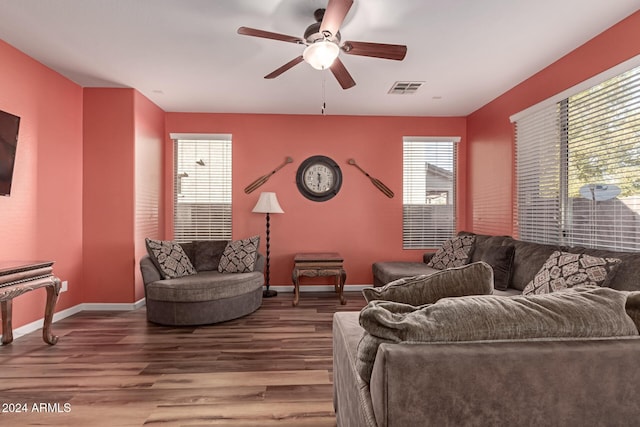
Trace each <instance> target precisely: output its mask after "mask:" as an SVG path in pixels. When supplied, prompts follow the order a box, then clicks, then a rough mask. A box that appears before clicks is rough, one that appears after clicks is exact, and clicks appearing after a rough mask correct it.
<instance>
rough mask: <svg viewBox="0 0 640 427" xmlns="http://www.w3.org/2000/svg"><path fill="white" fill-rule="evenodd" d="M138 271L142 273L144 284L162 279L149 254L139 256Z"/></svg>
mask: <svg viewBox="0 0 640 427" xmlns="http://www.w3.org/2000/svg"><path fill="white" fill-rule="evenodd" d="M140 272H141V273H142V282H143V283H144V284H145V285H148V284H149V283H153V282H156V281H158V280H162V275H161V274H160V272H159V271H158V269H157V268H156V266H155V264H153V261H151V258H150V257H149V255H144V256H143V257H142V258H140Z"/></svg>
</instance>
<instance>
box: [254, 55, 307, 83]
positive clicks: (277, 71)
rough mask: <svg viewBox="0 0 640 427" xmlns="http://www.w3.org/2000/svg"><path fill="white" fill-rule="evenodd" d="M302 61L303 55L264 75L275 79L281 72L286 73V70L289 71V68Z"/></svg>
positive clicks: (266, 77)
mask: <svg viewBox="0 0 640 427" xmlns="http://www.w3.org/2000/svg"><path fill="white" fill-rule="evenodd" d="M302 61H304V59H303V58H302V55H300V56H298V57H297V58H294V59H292V60H291V61H289V62H287V63H286V64H284V65H283V66H282V67H280V68H278V69H277V70H274V71H273V72H271V73H269V74H267V75H266V76H264V78H265V79H275V78H276V77H278V76H279V75H280V74H282V73H284V72H285V71H287V70H288V69H289V68H292V67H294V66H295V65H298V64H299V63H301V62H302Z"/></svg>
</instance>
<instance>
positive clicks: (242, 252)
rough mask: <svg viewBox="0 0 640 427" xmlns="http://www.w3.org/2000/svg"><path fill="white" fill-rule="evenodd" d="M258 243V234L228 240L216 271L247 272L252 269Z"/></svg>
mask: <svg viewBox="0 0 640 427" xmlns="http://www.w3.org/2000/svg"><path fill="white" fill-rule="evenodd" d="M259 245H260V236H253V237H249V238H248V239H244V240H234V241H233V242H229V243H228V244H227V246H226V247H225V248H224V252H223V253H222V257H221V258H220V264H218V271H219V272H220V273H248V272H250V271H253V267H254V265H255V262H256V257H257V256H258V246H259Z"/></svg>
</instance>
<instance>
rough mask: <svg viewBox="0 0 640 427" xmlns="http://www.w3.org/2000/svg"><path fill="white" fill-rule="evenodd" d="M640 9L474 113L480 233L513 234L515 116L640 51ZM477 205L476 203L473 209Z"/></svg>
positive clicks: (473, 220)
mask: <svg viewBox="0 0 640 427" xmlns="http://www.w3.org/2000/svg"><path fill="white" fill-rule="evenodd" d="M638 40H640V12H636V13H634V14H632V15H631V16H629V17H628V18H626V19H624V20H623V21H621V22H619V23H618V24H616V25H614V26H613V27H611V28H610V29H608V30H606V31H605V32H603V33H602V34H600V35H598V36H597V37H595V38H594V39H592V40H590V41H589V42H587V43H585V44H584V45H583V46H581V47H579V48H577V49H576V50H574V51H573V52H571V53H570V54H568V55H566V56H565V57H563V58H561V59H560V60H558V61H557V62H555V63H553V64H552V65H550V66H549V67H547V68H545V69H543V70H542V71H540V72H538V73H537V74H535V75H534V76H532V77H531V78H529V79H527V80H526V81H524V82H523V83H521V84H519V85H518V86H516V87H514V88H513V89H511V90H509V91H508V92H506V93H505V94H503V95H502V96H500V97H498V98H497V99H495V100H494V101H492V102H490V103H489V104H487V105H485V106H484V107H482V108H481V109H479V110H478V111H476V112H474V113H473V114H471V115H470V116H469V117H468V122H467V130H468V133H467V136H468V143H469V192H468V195H469V207H470V209H468V211H467V212H468V215H470V216H469V217H468V219H467V221H468V222H469V224H471V225H472V226H473V230H474V231H476V232H478V233H489V234H513V235H515V230H513V229H512V228H513V227H512V224H513V215H512V206H513V204H514V196H513V193H514V175H515V171H514V155H515V154H514V138H513V127H512V125H511V123H510V121H509V116H511V115H513V114H515V113H517V112H519V111H522V110H524V109H526V108H528V107H530V106H532V105H535V104H536V103H538V102H541V101H543V100H545V99H547V98H550V97H551V96H553V95H556V94H558V93H560V92H562V91H564V90H566V89H568V88H570V87H572V86H574V85H576V84H578V83H580V82H582V81H585V80H587V79H589V78H590V77H593V76H595V75H597V74H599V73H601V72H603V71H605V70H607V69H609V68H611V67H613V66H615V65H618V64H620V63H622V62H624V61H626V60H628V59H630V58H632V57H634V56H636V55H639V54H640V43H638ZM471 207H472V209H471Z"/></svg>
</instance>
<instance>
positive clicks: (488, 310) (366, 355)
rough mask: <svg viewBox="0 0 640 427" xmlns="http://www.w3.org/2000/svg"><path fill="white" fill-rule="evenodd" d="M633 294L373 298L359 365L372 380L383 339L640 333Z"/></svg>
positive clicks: (365, 314)
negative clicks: (426, 300) (630, 310)
mask: <svg viewBox="0 0 640 427" xmlns="http://www.w3.org/2000/svg"><path fill="white" fill-rule="evenodd" d="M626 302H627V294H626V293H625V292H619V291H616V290H613V289H608V288H573V289H567V290H565V291H562V292H555V293H551V294H544V295H529V296H515V297H511V298H504V297H498V296H492V295H486V296H466V297H457V298H443V299H441V300H439V301H438V302H436V303H435V304H427V305H424V306H419V307H414V306H410V305H408V304H400V303H396V302H389V301H371V302H370V303H369V304H368V305H367V306H366V307H365V308H364V309H362V311H361V312H360V325H361V326H362V327H363V328H364V329H365V331H366V333H365V334H364V335H363V338H362V339H361V341H360V343H359V344H358V363H357V369H358V372H359V373H360V375H361V377H362V379H363V380H365V381H367V382H368V381H369V378H370V376H371V370H372V367H373V362H374V361H375V356H376V352H377V349H378V346H379V344H380V343H382V342H394V343H397V342H412V343H416V342H443V341H444V342H447V341H479V340H500V339H533V338H548V337H573V338H583V337H614V336H632V335H638V329H637V328H636V326H635V324H634V323H633V320H632V319H631V318H630V317H629V315H627V312H626V311H625V304H626Z"/></svg>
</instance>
